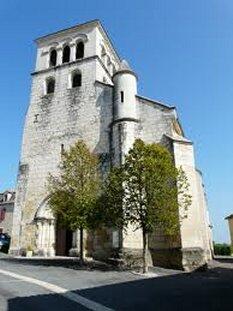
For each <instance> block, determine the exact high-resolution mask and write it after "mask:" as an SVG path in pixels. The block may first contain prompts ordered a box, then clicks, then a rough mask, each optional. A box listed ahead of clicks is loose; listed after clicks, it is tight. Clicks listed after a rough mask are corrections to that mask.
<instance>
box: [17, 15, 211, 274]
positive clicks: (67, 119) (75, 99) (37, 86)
mask: <svg viewBox="0 0 233 311" xmlns="http://www.w3.org/2000/svg"><path fill="white" fill-rule="evenodd" d="M80 42H82V44H83V46H84V53H83V54H82V55H81V57H80V55H79V54H77V49H78V48H79V46H78V43H80ZM36 43H37V61H36V68H35V71H34V72H33V73H32V89H31V99H30V105H29V108H28V111H27V115H26V120H25V127H24V133H23V142H22V151H21V159H20V165H19V173H18V181H17V192H16V208H15V213H14V224H13V240H12V246H11V252H12V253H18V252H19V251H20V249H22V248H25V247H27V245H28V244H30V245H32V246H33V247H34V249H35V251H36V252H37V253H43V254H44V255H54V254H56V253H57V248H58V243H59V241H58V239H57V235H59V234H61V232H60V233H58V231H59V229H58V226H57V222H56V219H55V218H54V216H53V215H52V214H51V212H50V211H49V207H48V205H47V195H48V194H47V190H46V180H47V177H48V174H49V173H51V174H53V175H56V174H58V171H59V170H58V165H59V162H60V160H61V152H62V150H63V149H64V148H65V149H68V148H69V146H71V145H73V144H74V143H75V142H76V141H77V140H78V139H83V140H84V141H85V142H86V143H87V145H88V147H89V148H90V150H91V151H93V152H94V153H96V154H98V155H99V157H100V158H101V161H102V170H103V173H104V172H106V171H107V170H108V168H109V165H110V164H111V163H112V164H114V165H115V164H119V163H121V162H122V161H124V156H125V154H127V152H128V150H129V149H130V147H131V146H132V145H133V142H134V140H135V138H141V139H143V140H144V141H145V142H147V143H152V142H156V143H162V144H166V145H167V146H168V147H169V148H170V150H171V152H172V153H173V155H174V161H175V163H176V165H177V166H180V165H182V167H183V168H184V170H185V172H186V173H187V175H188V178H189V181H190V184H191V194H192V196H193V204H192V208H191V212H190V214H189V216H188V218H187V220H186V221H185V222H183V223H182V226H181V229H180V237H179V238H178V239H177V241H176V242H175V243H174V242H173V243H171V242H169V241H167V240H166V239H165V237H164V236H163V234H162V233H160V234H157V233H155V234H154V235H152V236H151V237H150V249H151V253H152V255H153V254H154V256H152V257H153V258H152V260H153V262H154V264H158V263H159V264H162V265H163V263H165V262H172V261H173V262H176V261H177V264H174V266H179V267H185V268H186V269H191V268H195V267H196V266H198V265H201V264H204V263H205V262H206V261H207V260H208V259H209V257H210V256H209V254H210V244H211V242H210V238H209V235H208V234H209V233H208V232H209V231H208V230H209V227H208V226H209V223H208V219H207V217H206V212H207V207H206V203H205V200H204V192H203V187H202V186H200V185H202V182H201V177H200V176H199V175H198V174H197V171H196V168H195V161H194V155H193V154H194V152H193V144H192V143H191V142H190V141H188V140H187V139H186V138H185V137H184V134H183V131H182V128H181V126H180V124H179V122H178V118H177V113H176V109H175V108H174V107H169V106H167V105H165V104H163V103H160V102H157V101H154V100H151V99H148V98H144V97H142V96H139V95H138V94H137V76H136V74H135V73H134V72H133V71H132V70H131V68H130V67H129V66H128V64H127V62H125V61H121V60H120V58H119V56H118V54H117V52H116V51H115V49H114V47H113V46H112V43H111V41H110V39H109V37H108V36H107V34H106V32H105V30H104V29H103V27H102V25H101V23H100V22H99V21H96V20H95V21H92V22H88V23H85V24H82V25H78V26H75V27H72V28H70V29H66V30H62V31H59V32H57V33H54V34H50V35H47V36H45V37H42V38H39V39H37V40H36ZM67 46H68V49H69V50H70V56H69V60H68V61H67V60H66V61H65V60H64V51H65V48H66V47H67ZM66 49H67V48H66ZM52 51H55V52H53V53H55V54H56V61H54V59H52V65H51V55H52ZM77 55H79V56H78V57H77ZM76 73H77V74H79V75H81V82H80V81H79V85H78V86H76V85H75V87H74V76H75V75H76ZM79 79H80V77H79ZM49 81H53V84H52V90H51V88H50V87H51V85H50V86H48V83H49ZM133 229H134V228H128V232H127V234H126V233H122V232H118V231H114V230H107V231H106V230H99V231H98V232H95V233H93V232H86V233H85V234H86V239H85V240H86V252H87V254H88V255H92V256H95V257H98V258H105V259H106V258H108V257H111V256H114V254H117V253H118V255H119V250H120V252H121V254H124V253H127V254H133V256H136V254H141V250H142V237H141V232H140V231H139V230H138V231H136V232H135V231H134V230H133ZM66 234H67V235H66V238H65V239H67V236H68V233H66ZM69 247H70V248H71V249H72V253H74V252H75V251H78V234H77V233H74V234H73V239H72V243H70V244H69ZM184 253H185V254H186V255H184ZM157 254H159V255H157ZM173 254H175V255H174V256H173ZM177 254H178V255H177ZM187 254H192V255H190V256H191V257H192V260H191V261H192V263H193V262H195V264H193V266H192V264H189V263H188V264H187V262H188V259H187V258H188V257H189V255H187ZM195 254H196V258H198V259H197V260H196V261H195V260H193V257H195ZM172 257H174V258H175V259H174V260H172ZM156 258H157V259H156ZM158 258H160V259H158ZM167 258H168V259H167ZM200 258H201V259H200ZM184 261H185V262H184ZM164 265H166V264H164ZM170 266H171V264H170Z"/></svg>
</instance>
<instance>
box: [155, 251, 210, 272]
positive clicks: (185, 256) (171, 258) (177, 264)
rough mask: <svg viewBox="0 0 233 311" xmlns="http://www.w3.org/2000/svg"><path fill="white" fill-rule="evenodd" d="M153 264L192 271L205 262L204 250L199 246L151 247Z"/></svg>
mask: <svg viewBox="0 0 233 311" xmlns="http://www.w3.org/2000/svg"><path fill="white" fill-rule="evenodd" d="M150 251H151V256H152V261H153V265H154V266H160V267H164V268H170V269H179V270H184V271H193V270H196V269H198V268H200V267H204V266H206V264H207V260H206V256H205V253H204V250H203V249H202V248H200V247H191V248H183V249H181V248H172V249H151V250H150Z"/></svg>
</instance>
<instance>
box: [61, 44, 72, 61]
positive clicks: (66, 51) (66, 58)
mask: <svg viewBox="0 0 233 311" xmlns="http://www.w3.org/2000/svg"><path fill="white" fill-rule="evenodd" d="M69 61H70V47H69V45H66V46H65V47H64V49H63V55H62V63H63V64H64V63H69Z"/></svg>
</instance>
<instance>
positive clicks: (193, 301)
mask: <svg viewBox="0 0 233 311" xmlns="http://www.w3.org/2000/svg"><path fill="white" fill-rule="evenodd" d="M93 277H94V276H93ZM232 288H233V269H226V268H214V269H211V270H209V271H208V272H203V273H201V272H195V273H183V274H176V275H170V276H162V277H156V278H150V279H140V280H136V281H130V282H124V283H117V284H112V285H105V286H99V287H94V288H88V289H82V290H77V291H73V293H76V294H78V295H81V296H83V297H85V298H87V299H89V300H91V301H94V302H97V303H99V304H101V305H103V306H105V307H108V308H111V309H113V310H136V311H137V310H153V311H154V310H159V311H163V310H164V311H169V310H172V311H176V310H177V311H180V310H189V311H190V310H191V311H192V310H193V311H194V310H195V311H196V310H198V311H209V310H210V311H214V310H221V311H222V310H223V311H225V310H229V311H230V310H232ZM69 293H70V292H68V293H67V294H69ZM65 296H66V294H65ZM58 306H59V307H58ZM48 309H49V310H69V311H72V310H87V308H85V307H84V306H82V305H79V304H77V303H75V302H73V301H70V300H68V299H66V298H65V297H63V296H61V295H57V294H50V295H37V296H29V297H17V298H13V299H9V300H8V311H19V310H48Z"/></svg>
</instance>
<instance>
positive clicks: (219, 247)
mask: <svg viewBox="0 0 233 311" xmlns="http://www.w3.org/2000/svg"><path fill="white" fill-rule="evenodd" d="M231 253H232V249H231V246H230V245H228V244H226V243H214V254H215V255H220V256H230V255H231Z"/></svg>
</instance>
